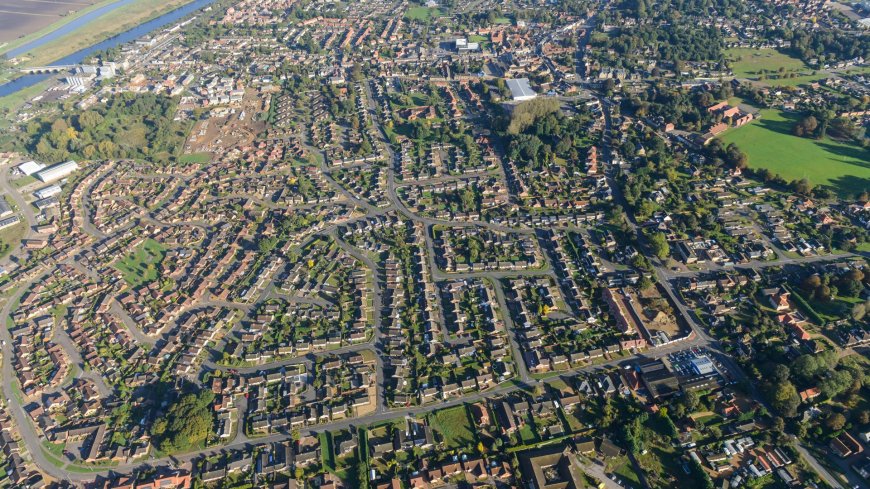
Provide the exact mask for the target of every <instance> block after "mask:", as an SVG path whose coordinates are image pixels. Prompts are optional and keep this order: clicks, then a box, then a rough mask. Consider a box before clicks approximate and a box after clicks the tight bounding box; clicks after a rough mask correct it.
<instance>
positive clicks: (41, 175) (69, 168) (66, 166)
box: [36, 160, 79, 182]
mask: <svg viewBox="0 0 870 489" xmlns="http://www.w3.org/2000/svg"><path fill="white" fill-rule="evenodd" d="M78 169H79V164H78V163H76V162H75V161H73V160H70V161H66V162H64V163H58V164H56V165H53V166H50V167H48V168H45V169H43V170H40V171H39V172H37V173H36V178H38V179H39V180H41V181H43V182H52V181H54V180H60V179H61V178H65V177H68V176H69V175H71V174H72V173H73V172H74V171H76V170H78Z"/></svg>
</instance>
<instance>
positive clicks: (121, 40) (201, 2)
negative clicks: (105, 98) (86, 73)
mask: <svg viewBox="0 0 870 489" xmlns="http://www.w3.org/2000/svg"><path fill="white" fill-rule="evenodd" d="M132 1H134V0H119V2H117V3H113V4H110V5H107V6H106V7H103V8H105V9H109V10H113V9H115V8H117V7H119V6H121V5H124V4H127V3H130V2H132ZM215 1H216V0H194V1H193V2H191V3H188V4H187V5H184V6H182V7H179V8H177V9H175V10H173V11H171V12H167V13H165V14H163V15H161V16H159V17H156V18H154V19H152V20H149V21H148V22H145V23H143V24H140V25H138V26H136V27H134V28H132V29H130V30H128V31H125V32H122V33H120V34H118V35H116V36H114V37H110V38H108V39H106V40H105V41H102V42H99V43H97V44H94V45H93V46H90V47H87V48H84V49H82V50H81V51H76V52H75V53H73V54H70V55H69V56H66V57H64V58H61V59H58V60H56V61H53V62H52V63H50V64H52V65H74V64H80V63H82V62H83V61H84V60H85V59H86V58H87V57H88V56H90V55H92V54H94V53H96V52H98V51H103V50H106V49H109V48H113V47H115V46H120V45H121V44H126V43H128V42H131V41H135V40H136V39H138V38H140V37H142V36H144V35H146V34H148V33H150V32H151V31H154V30H156V29H160V28H162V27H165V26H166V25H168V24H171V23H173V22H176V21H178V20H180V19H182V18H184V17H186V16H188V15H190V14H191V13H193V12H195V11H197V10H199V9H201V8H203V7H205V6H207V5H209V4H212V3H214V2H215ZM98 10H99V9H98ZM95 12H96V11H95ZM105 12H106V11H104V12H103V13H105ZM85 17H88V15H85V16H82V17H80V18H78V19H76V20H74V21H72V22H70V23H69V24H67V25H66V26H64V27H62V28H61V29H65V28H67V27H69V26H73V27H70V29H69V30H67V32H69V31H70V30H72V29H75V28H79V27H82V26H84V25H85V24H87V22H89V21H91V20H93V19H94V18H93V17H88V19H87V20H85ZM79 21H82V22H79ZM55 32H57V31H55ZM52 34H53V33H52ZM52 34H48V35H46V36H44V37H41V38H39V39H37V40H35V41H33V43H30V44H28V45H27V49H31V48H33V47H35V46H38V45H40V44H42V43H44V42H47V41H49V40H51V39H54V38H56V37H58V36H54V37H51V38H50V39H46V37H49V36H51V35H52ZM24 47H25V46H22V48H24ZM19 49H20V48H19ZM16 51H18V49H16V50H13V51H10V53H14V52H16ZM51 76H52V75H50V74H42V75H24V76H22V77H20V78H16V79H15V80H12V81H10V82H8V83H5V84H3V85H0V97H5V96H7V95H11V94H13V93H15V92H18V91H19V90H22V89H24V88H27V87H31V86H33V85H36V84H37V83H39V82H41V81H43V80H45V79H47V78H49V77H51Z"/></svg>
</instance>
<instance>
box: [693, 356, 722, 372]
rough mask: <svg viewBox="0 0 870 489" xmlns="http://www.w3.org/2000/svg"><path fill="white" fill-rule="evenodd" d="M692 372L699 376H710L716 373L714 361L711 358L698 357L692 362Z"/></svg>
mask: <svg viewBox="0 0 870 489" xmlns="http://www.w3.org/2000/svg"><path fill="white" fill-rule="evenodd" d="M691 363H692V370H693V371H694V372H695V374H697V375H709V374H712V373H713V372H715V371H716V370H715V369H714V368H713V361H712V360H710V357H696V358H693V359H692V360H691Z"/></svg>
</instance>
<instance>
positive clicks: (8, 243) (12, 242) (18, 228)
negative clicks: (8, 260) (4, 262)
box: [0, 222, 27, 258]
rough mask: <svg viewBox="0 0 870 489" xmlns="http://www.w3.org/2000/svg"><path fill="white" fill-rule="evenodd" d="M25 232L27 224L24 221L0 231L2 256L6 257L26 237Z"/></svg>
mask: <svg viewBox="0 0 870 489" xmlns="http://www.w3.org/2000/svg"><path fill="white" fill-rule="evenodd" d="M25 232H27V224H25V223H24V222H19V223H18V224H16V225H14V226H10V227H8V228H6V229H4V230H2V231H0V258H4V257H6V255H8V254H9V253H11V252H12V250H13V249H14V248H15V246H16V245H17V244H18V243H19V242H20V241H21V240H22V239H23V238H24V233H25Z"/></svg>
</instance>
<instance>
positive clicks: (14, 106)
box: [0, 80, 51, 125]
mask: <svg viewBox="0 0 870 489" xmlns="http://www.w3.org/2000/svg"><path fill="white" fill-rule="evenodd" d="M49 85H51V81H49V80H44V81H41V82H39V83H37V84H35V85H33V86H30V87H27V88H23V89H21V90H19V91H17V92H15V93H13V94H11V95H7V96H5V97H0V120H3V119H6V116H9V115H11V114H14V113H15V112H17V111H18V109H19V108H20V107H21V106H22V105H24V104H25V103H27V102H28V101H29V100H30V99H32V98H33V97H36V96H37V95H39V94H41V93H42V92H44V91H45V89H46V88H48V87H49ZM0 125H2V124H0Z"/></svg>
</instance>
